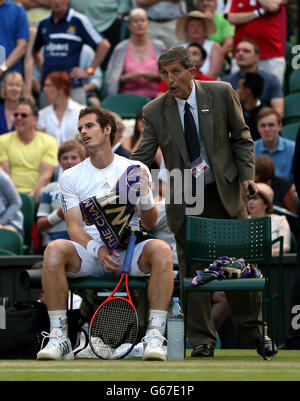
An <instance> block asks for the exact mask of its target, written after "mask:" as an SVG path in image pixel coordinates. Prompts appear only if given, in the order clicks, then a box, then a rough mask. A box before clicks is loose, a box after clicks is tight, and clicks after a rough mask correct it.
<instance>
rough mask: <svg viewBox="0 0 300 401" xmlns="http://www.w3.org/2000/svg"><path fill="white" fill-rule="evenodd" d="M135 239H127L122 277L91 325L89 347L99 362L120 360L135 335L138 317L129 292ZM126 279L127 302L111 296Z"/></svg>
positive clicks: (134, 237) (132, 345)
mask: <svg viewBox="0 0 300 401" xmlns="http://www.w3.org/2000/svg"><path fill="white" fill-rule="evenodd" d="M135 242H136V236H135V235H133V234H131V235H130V236H129V241H128V247H127V251H126V256H125V261H124V265H123V269H122V276H121V278H120V281H119V282H118V284H117V286H116V288H115V289H114V291H113V292H112V293H111V294H110V296H109V297H108V298H107V299H106V300H105V301H104V302H103V303H102V304H101V305H100V306H99V307H98V309H97V310H96V312H95V313H94V315H93V317H92V320H91V323H90V333H89V343H90V347H91V349H92V351H93V352H94V353H95V354H96V355H97V356H98V357H99V358H101V359H121V358H124V357H125V356H126V355H128V354H129V353H130V352H131V350H132V349H133V347H134V345H135V343H136V339H137V335H138V315H137V312H136V310H135V307H134V305H133V303H132V300H131V297H130V293H129V289H128V273H129V271H130V266H131V261H132V256H133V251H134V246H135ZM124 278H125V286H126V292H127V298H123V297H120V296H114V295H115V293H116V292H117V291H118V289H119V288H120V286H121V284H122V282H123V280H124Z"/></svg>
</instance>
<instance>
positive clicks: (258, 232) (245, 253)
mask: <svg viewBox="0 0 300 401" xmlns="http://www.w3.org/2000/svg"><path fill="white" fill-rule="evenodd" d="M277 241H279V242H280V248H281V255H280V256H281V259H280V261H281V263H280V264H281V266H282V255H283V238H282V237H280V238H278V240H275V241H273V242H277ZM273 242H272V240H271V218H270V217H261V218H251V219H236V220H235V219H230V220H229V219H228V220H227V219H224V220H223V219H208V218H200V217H193V216H188V217H187V229H186V266H187V270H186V271H187V272H189V271H193V270H198V269H199V267H197V264H198V266H199V264H200V263H201V264H203V263H204V264H205V265H206V266H207V267H208V266H209V265H210V264H211V263H212V262H213V261H215V260H216V259H218V258H219V257H221V256H229V257H235V258H243V259H244V260H245V261H246V262H247V263H251V264H252V263H257V265H258V266H259V267H260V268H261V269H262V268H263V269H262V271H263V275H264V278H253V279H251V278H236V279H223V280H212V281H209V282H207V283H205V284H202V285H199V286H196V287H194V286H190V281H191V279H192V277H184V278H183V283H182V285H183V307H184V316H185V319H187V297H188V293H189V292H190V291H196V292H197V291H204V292H206V291H212V292H213V291H261V292H262V293H263V300H264V302H263V321H264V322H265V321H266V302H269V301H270V299H271V297H270V294H269V293H268V292H269V288H270V286H269V285H268V286H267V290H268V291H267V293H268V294H267V296H268V297H270V298H269V299H267V298H266V296H265V295H266V293H265V289H266V287H265V285H266V282H268V284H269V278H268V280H266V279H265V277H266V276H268V271H269V269H270V267H271V262H272V243H273ZM202 266H203V265H202ZM279 295H280V294H279V290H278V293H277V294H276V297H278V298H279ZM272 299H273V297H272ZM280 301H282V299H280ZM269 309H270V310H271V308H269ZM270 312H271V311H270ZM270 315H271V316H270V321H271V325H270V330H269V331H270V334H271V336H272V334H273V321H272V313H270ZM278 320H280V321H282V319H280V316H278ZM185 327H186V324H185ZM264 327H265V325H264V324H263V330H264ZM263 335H264V333H263Z"/></svg>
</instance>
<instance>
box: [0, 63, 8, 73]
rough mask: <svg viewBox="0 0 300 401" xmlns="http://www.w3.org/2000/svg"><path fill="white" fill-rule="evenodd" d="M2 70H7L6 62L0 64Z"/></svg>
mask: <svg viewBox="0 0 300 401" xmlns="http://www.w3.org/2000/svg"><path fill="white" fill-rule="evenodd" d="M0 71H2V72H3V73H4V72H6V71H7V66H6V64H5V63H2V64H0Z"/></svg>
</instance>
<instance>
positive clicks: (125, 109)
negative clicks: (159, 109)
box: [101, 93, 150, 118]
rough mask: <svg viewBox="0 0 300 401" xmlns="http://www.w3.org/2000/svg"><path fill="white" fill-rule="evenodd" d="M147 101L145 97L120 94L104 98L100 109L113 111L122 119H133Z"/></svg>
mask: <svg viewBox="0 0 300 401" xmlns="http://www.w3.org/2000/svg"><path fill="white" fill-rule="evenodd" d="M149 101H150V99H149V98H148V97H145V96H139V95H133V94H129V93H120V94H117V95H113V96H107V97H106V98H104V99H103V100H102V102H101V107H103V108H104V109H108V110H110V111H114V112H115V113H117V114H119V115H120V116H121V117H122V118H135V117H136V115H137V112H138V111H139V109H140V108H141V107H143V106H144V105H145V104H146V103H148V102H149Z"/></svg>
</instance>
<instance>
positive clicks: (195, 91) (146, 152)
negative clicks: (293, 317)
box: [131, 46, 272, 357]
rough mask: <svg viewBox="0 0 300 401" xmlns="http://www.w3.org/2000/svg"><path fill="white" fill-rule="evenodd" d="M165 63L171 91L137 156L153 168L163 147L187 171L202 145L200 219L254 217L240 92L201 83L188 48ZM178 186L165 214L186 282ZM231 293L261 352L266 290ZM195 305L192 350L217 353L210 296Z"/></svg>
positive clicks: (147, 114)
mask: <svg viewBox="0 0 300 401" xmlns="http://www.w3.org/2000/svg"><path fill="white" fill-rule="evenodd" d="M158 66H159V70H160V73H161V75H162V79H163V80H164V81H165V83H166V85H167V87H168V92H166V93H165V94H164V95H162V96H161V97H159V98H157V99H155V100H153V101H151V102H149V103H148V104H147V105H146V106H145V107H144V110H143V133H142V135H143V139H142V141H141V144H140V145H139V147H138V149H137V150H136V151H135V152H134V153H133V155H132V156H131V158H132V159H134V160H141V161H143V162H144V163H145V164H147V165H148V166H149V165H150V164H151V162H152V160H153V157H154V155H155V153H156V150H157V148H158V146H159V147H160V148H161V150H162V153H163V157H164V160H165V164H166V168H167V169H168V170H169V172H170V171H172V170H173V169H180V171H181V173H182V176H184V172H186V171H188V173H189V174H191V167H193V163H192V162H193V160H192V159H193V158H194V156H192V155H191V152H192V151H193V150H195V149H197V150H198V157H197V158H198V160H199V159H200V161H201V163H204V165H205V166H206V167H205V169H204V170H205V172H204V209H203V212H202V213H201V217H207V218H209V217H211V218H219V219H220V218H223V219H226V218H227V219H228V218H230V219H231V218H233V219H234V218H247V210H246V201H247V198H250V197H251V195H250V193H249V184H251V185H252V186H253V188H254V190H255V192H257V187H256V184H255V183H254V175H255V171H254V151H253V140H252V138H251V135H250V132H249V129H248V127H247V125H246V124H245V121H244V118H243V112H242V108H241V105H240V102H239V100H238V95H237V93H236V92H235V91H234V90H233V89H232V87H231V85H229V84H227V83H224V82H203V81H194V80H193V76H194V72H195V67H194V62H193V59H192V58H191V56H190V54H189V52H188V51H187V50H185V49H184V48H183V47H181V46H174V47H172V48H169V49H168V50H167V51H165V52H164V53H163V54H162V55H161V56H160V58H159V60H158ZM185 114H186V116H185ZM190 114H192V117H193V121H194V122H193V124H195V125H194V127H195V129H194V130H189V129H188V128H187V125H186V124H188V123H186V117H187V118H188V120H189V121H190V120H191V119H190ZM187 131H190V132H189V133H188V132H187ZM191 131H194V133H195V132H196V134H197V135H196V137H198V138H196V140H197V141H198V143H197V144H196V143H195V142H194V143H193V145H192V146H191V147H190V146H189V143H190V140H189V139H190V136H191ZM188 149H190V150H188ZM185 175H186V174H185ZM184 187H186V186H185V185H182V188H184ZM175 190H176V196H177V199H178V185H176V187H175V185H174V181H173V180H170V190H169V194H170V202H169V204H167V205H166V213H167V219H168V224H169V226H170V229H171V230H172V231H173V233H174V235H175V239H176V246H177V254H178V259H179V265H180V273H181V274H180V275H181V279H182V278H183V277H184V276H185V274H186V266H185V231H186V214H187V204H186V202H185V200H184V199H185V197H184V195H185V194H184V193H183V191H184V189H183V190H182V198H181V199H182V202H181V203H180V204H178V202H177V201H176V199H175V196H174V195H175ZM196 190H197V191H198V189H196ZM196 193H197V192H196ZM198 193H199V192H198ZM196 203H197V202H196ZM198 215H200V214H198ZM189 274H191V272H189ZM226 297H227V300H228V303H229V305H230V309H231V313H232V317H233V320H234V321H235V323H236V325H237V326H238V328H239V331H240V333H241V334H242V335H243V336H244V337H245V339H246V340H247V341H248V342H249V343H250V344H252V345H255V346H256V347H257V351H258V353H260V354H261V353H262V350H261V342H262V337H261V326H262V322H261V297H260V295H258V294H256V293H248V292H241V293H240V292H238V293H234V292H232V293H227V294H226ZM188 305H189V307H188V311H189V316H188V324H187V335H188V338H189V341H190V343H191V345H192V347H193V352H192V356H195V357H212V356H213V355H214V348H215V345H216V331H215V327H214V324H213V321H212V318H211V305H210V294H209V293H200V294H199V293H198V294H191V295H190V297H189V304H188ZM265 346H266V352H268V351H269V352H272V347H271V340H270V339H269V338H265Z"/></svg>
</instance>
